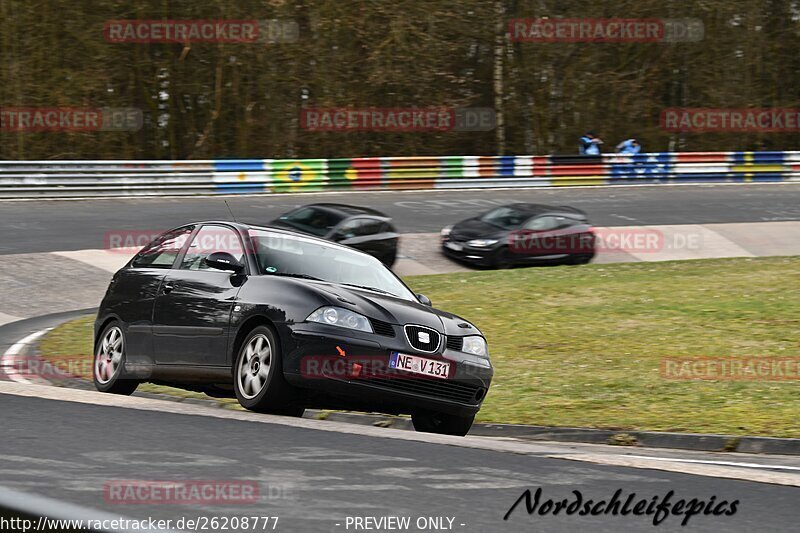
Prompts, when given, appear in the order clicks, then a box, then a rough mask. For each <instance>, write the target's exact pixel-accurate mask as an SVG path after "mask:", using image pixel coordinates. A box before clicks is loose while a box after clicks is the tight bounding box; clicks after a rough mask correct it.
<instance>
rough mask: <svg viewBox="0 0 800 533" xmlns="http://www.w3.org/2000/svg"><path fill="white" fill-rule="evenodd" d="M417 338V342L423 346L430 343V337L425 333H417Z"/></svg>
mask: <svg viewBox="0 0 800 533" xmlns="http://www.w3.org/2000/svg"><path fill="white" fill-rule="evenodd" d="M417 338H418V339H419V342H421V343H423V344H428V343H429V342H431V336H430V334H429V333H428V332H427V331H420V332H418V333H417Z"/></svg>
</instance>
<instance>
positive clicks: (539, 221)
mask: <svg viewBox="0 0 800 533" xmlns="http://www.w3.org/2000/svg"><path fill="white" fill-rule="evenodd" d="M559 218H562V217H554V216H547V215H546V216H541V217H536V218H532V219H531V220H529V221H527V222H526V223H525V229H530V230H533V231H550V230H554V229H558V228H560V227H561V223H560V221H559Z"/></svg>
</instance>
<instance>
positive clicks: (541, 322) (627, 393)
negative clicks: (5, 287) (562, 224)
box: [40, 257, 800, 438]
mask: <svg viewBox="0 0 800 533" xmlns="http://www.w3.org/2000/svg"><path fill="white" fill-rule="evenodd" d="M407 281H408V283H409V284H410V285H411V287H412V288H413V289H414V290H415V291H417V292H422V293H425V294H426V295H428V296H429V297H430V298H431V299H432V300H433V302H434V305H436V307H438V308H441V309H446V310H448V311H451V312H453V313H456V314H458V315H461V316H463V317H464V318H467V319H468V320H471V321H473V322H474V323H475V324H476V325H477V326H478V327H479V328H481V329H482V331H483V332H484V333H485V334H486V336H487V338H488V340H489V347H490V352H491V355H492V362H493V364H494V365H495V381H494V383H493V385H492V388H491V390H490V392H489V395H488V397H487V399H486V402H485V403H484V407H483V409H482V410H481V412H480V414H479V415H478V420H479V421H482V422H498V423H523V424H538V425H547V426H582V427H594V428H608V429H617V430H634V429H637V430H654V431H677V432H699V433H727V434H734V435H769V436H775V437H795V438H800V426H798V425H797V413H798V410H799V409H800V382H798V381H785V382H763V381H748V382H742V381H673V380H666V379H664V378H663V377H662V376H661V374H660V372H659V366H660V362H661V360H662V358H665V357H683V356H705V357H734V356H735V357H759V356H784V357H785V356H793V357H797V356H800V341H799V340H798V339H799V338H800V337H798V332H800V258H797V257H791V258H758V259H713V260H700V261H675V262H663V263H623V264H612V265H587V266H581V267H553V268H528V269H515V270H507V271H495V272H467V273H454V274H442V275H434V276H416V277H410V278H408V280H407ZM40 347H41V351H42V353H43V354H44V355H45V356H46V357H48V358H58V357H59V354H90V353H91V319H87V318H83V319H79V320H76V321H73V322H71V323H67V324H64V325H62V326H60V327H59V328H56V329H55V330H53V331H52V332H51V333H50V334H49V335H48V336H47V337H46V338H45V339H44V340H43V341H42V342H41V345H40ZM86 357H89V356H88V355H87V356H86ZM87 366H88V365H87ZM89 377H90V376H89ZM147 387H148V389H149V390H151V391H154V392H168V393H169V392H172V393H175V392H174V391H177V389H171V390H166V391H165V389H168V388H165V387H156V386H153V385H148V386H147ZM143 390H145V389H143ZM179 393H180V394H183V395H186V394H188V395H193V393H185V392H183V391H180V392H179ZM194 396H198V397H204V396H203V395H194Z"/></svg>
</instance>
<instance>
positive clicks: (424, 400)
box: [283, 323, 494, 416]
mask: <svg viewBox="0 0 800 533" xmlns="http://www.w3.org/2000/svg"><path fill="white" fill-rule="evenodd" d="M287 328H288V329H289V330H290V340H289V341H288V342H285V343H284V344H285V347H284V349H285V351H284V354H285V355H284V358H283V365H284V374H285V376H286V379H287V381H289V382H290V383H291V384H293V385H295V386H298V387H302V388H304V389H306V390H307V391H308V392H309V400H310V405H309V407H323V406H334V407H333V408H344V409H347V408H349V409H354V410H369V411H378V412H386V413H391V414H410V413H413V412H416V411H436V412H442V413H449V414H456V415H464V416H468V415H472V414H475V413H477V412H478V410H479V409H480V407H481V404H482V403H483V399H484V398H485V397H486V393H487V391H488V389H489V386H490V384H491V380H492V376H493V374H494V370H493V368H492V365H491V363H490V362H489V360H488V359H487V358H485V357H479V356H475V355H471V354H467V353H463V352H460V351H457V350H451V349H448V348H446V347H445V348H444V349H440V350H439V351H438V352H437V353H420V352H418V351H416V350H414V348H411V347H409V346H408V345H407V344H406V341H405V339H404V337H403V335H402V333H400V332H401V331H402V328H401V327H400V326H395V330H396V332H397V334H396V335H395V336H394V337H388V336H382V335H376V334H373V333H364V332H359V331H349V330H342V328H337V327H335V326H326V325H322V324H310V323H302V324H295V325H292V326H287ZM442 346H445V342H444V339H443V340H442ZM394 351H397V352H400V353H404V354H410V355H416V356H419V357H424V358H426V359H431V360H435V361H440V362H447V363H450V365H451V367H450V375H449V376H448V378H447V379H442V378H434V377H427V376H421V375H417V374H410V373H407V372H403V371H400V370H394V369H392V368H390V364H389V359H390V357H391V353H392V352H394ZM315 400H317V401H318V405H314V402H315Z"/></svg>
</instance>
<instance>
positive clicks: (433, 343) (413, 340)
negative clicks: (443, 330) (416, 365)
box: [405, 325, 442, 353]
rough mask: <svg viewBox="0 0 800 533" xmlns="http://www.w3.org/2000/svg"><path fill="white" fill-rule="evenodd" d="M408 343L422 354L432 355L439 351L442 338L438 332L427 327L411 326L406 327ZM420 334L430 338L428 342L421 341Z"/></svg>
mask: <svg viewBox="0 0 800 533" xmlns="http://www.w3.org/2000/svg"><path fill="white" fill-rule="evenodd" d="M405 330H406V339H407V340H408V343H409V344H410V345H411V346H413V347H414V348H415V349H417V350H419V351H421V352H428V353H432V352H435V351H436V350H438V349H439V343H440V342H441V340H442V336H441V335H440V334H439V332H438V331H436V330H435V329H432V328H428V327H425V326H413V325H409V326H406V327H405ZM420 333H422V334H423V335H427V336H428V342H423V341H422V340H420Z"/></svg>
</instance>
